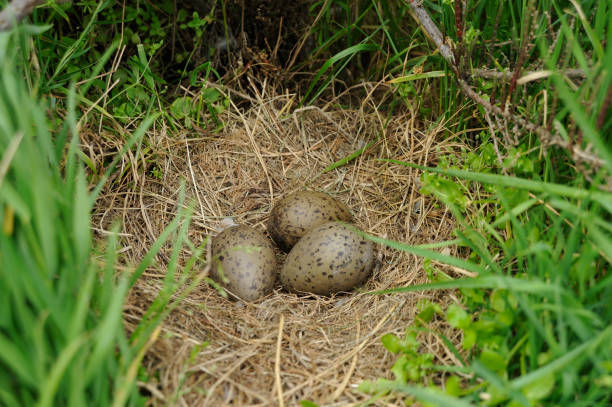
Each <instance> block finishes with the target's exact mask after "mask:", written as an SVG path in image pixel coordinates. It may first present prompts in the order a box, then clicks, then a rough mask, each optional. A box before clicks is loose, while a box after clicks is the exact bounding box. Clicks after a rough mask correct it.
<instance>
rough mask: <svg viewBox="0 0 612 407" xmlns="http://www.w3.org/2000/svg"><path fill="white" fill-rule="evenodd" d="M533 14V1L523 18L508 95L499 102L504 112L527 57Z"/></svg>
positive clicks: (530, 0) (530, 2) (530, 1)
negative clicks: (519, 46) (518, 47)
mask: <svg viewBox="0 0 612 407" xmlns="http://www.w3.org/2000/svg"><path fill="white" fill-rule="evenodd" d="M532 13H533V0H529V3H528V5H527V13H526V14H527V16H526V17H525V20H526V21H525V25H524V26H523V30H522V31H523V32H522V35H521V48H520V50H519V56H518V60H517V61H516V65H515V66H514V72H513V73H512V79H511V80H510V87H509V88H508V93H506V94H505V95H504V97H503V98H502V100H501V110H506V104H507V103H508V101H509V100H510V99H511V98H512V94H513V93H514V88H516V81H517V80H518V77H519V75H520V73H521V68H522V67H523V64H524V63H525V58H526V57H527V44H528V43H529V32H530V31H531V29H530V27H531V25H532V24H533V22H534V20H535V16H532V15H531V14H532Z"/></svg>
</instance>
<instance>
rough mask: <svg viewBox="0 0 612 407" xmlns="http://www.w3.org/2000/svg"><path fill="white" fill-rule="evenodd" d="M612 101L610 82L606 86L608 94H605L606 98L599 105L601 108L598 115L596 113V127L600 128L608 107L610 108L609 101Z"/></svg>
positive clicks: (611, 85)
mask: <svg viewBox="0 0 612 407" xmlns="http://www.w3.org/2000/svg"><path fill="white" fill-rule="evenodd" d="M611 102H612V84H610V86H608V94H607V95H606V99H605V100H604V102H603V104H602V105H601V110H599V115H597V128H598V129H601V127H602V126H603V125H604V121H605V120H606V117H607V114H608V109H610V103H611Z"/></svg>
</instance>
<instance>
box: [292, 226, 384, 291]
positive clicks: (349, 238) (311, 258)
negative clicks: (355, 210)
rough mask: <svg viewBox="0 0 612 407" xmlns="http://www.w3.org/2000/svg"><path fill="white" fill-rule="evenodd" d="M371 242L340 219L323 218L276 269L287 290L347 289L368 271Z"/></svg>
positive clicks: (364, 276)
mask: <svg viewBox="0 0 612 407" xmlns="http://www.w3.org/2000/svg"><path fill="white" fill-rule="evenodd" d="M373 265H374V244H373V243H372V242H371V241H370V240H366V239H364V238H362V237H361V236H360V235H359V234H357V233H355V231H354V230H353V229H352V228H351V226H348V225H346V224H343V223H339V222H327V223H324V224H323V225H319V226H317V227H316V228H314V229H312V230H311V231H310V232H308V233H307V234H306V235H305V236H304V237H302V238H301V239H300V241H299V242H297V243H296V245H295V246H293V249H291V251H290V252H289V254H288V255H287V259H286V260H285V263H284V264H283V267H282V268H281V271H280V279H281V283H282V284H283V286H284V287H285V288H286V289H288V290H290V291H303V292H310V293H314V294H320V295H329V294H332V293H335V292H339V291H348V290H350V289H352V288H354V287H356V286H358V285H360V284H361V283H363V282H364V281H365V280H366V278H367V277H368V276H369V275H370V273H371V271H372V268H373Z"/></svg>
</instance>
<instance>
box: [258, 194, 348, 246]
mask: <svg viewBox="0 0 612 407" xmlns="http://www.w3.org/2000/svg"><path fill="white" fill-rule="evenodd" d="M351 220H352V216H351V213H350V211H349V209H348V207H347V206H346V205H344V204H343V203H341V202H339V201H337V200H336V199H334V198H332V197H331V196H329V195H327V194H325V193H323V192H316V191H300V192H296V193H294V194H291V195H288V196H286V197H285V198H283V199H281V200H280V201H279V202H277V203H276V205H275V206H274V208H272V211H271V212H270V218H269V220H268V225H267V227H268V232H269V233H270V236H271V237H272V239H273V240H274V241H275V242H276V243H277V244H278V246H279V247H280V248H281V249H283V250H284V251H289V250H291V248H292V247H293V245H295V244H296V243H297V242H298V240H300V238H301V237H302V236H304V235H305V234H306V233H307V232H308V231H310V230H311V229H313V228H315V227H316V226H319V225H321V224H323V223H325V222H327V221H342V222H351Z"/></svg>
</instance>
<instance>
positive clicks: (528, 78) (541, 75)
mask: <svg viewBox="0 0 612 407" xmlns="http://www.w3.org/2000/svg"><path fill="white" fill-rule="evenodd" d="M470 73H471V75H472V76H477V77H480V78H485V79H503V80H508V79H511V78H512V76H513V75H514V72H513V71H503V72H502V71H495V70H492V69H478V68H477V69H472V70H471V71H470ZM559 73H560V74H562V75H563V76H565V77H567V78H570V79H584V78H586V74H585V73H584V71H583V70H582V69H566V70H565V71H561V72H559ZM553 74H555V72H554V71H550V70H543V71H527V72H524V73H523V76H521V77H520V78H518V79H517V81H516V84H517V85H524V84H526V83H528V82H533V81H537V80H540V79H546V78H548V77H549V76H551V75H553Z"/></svg>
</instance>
